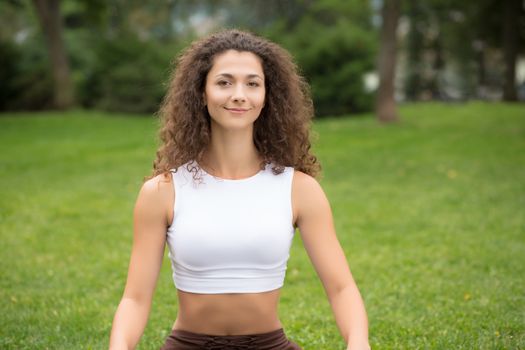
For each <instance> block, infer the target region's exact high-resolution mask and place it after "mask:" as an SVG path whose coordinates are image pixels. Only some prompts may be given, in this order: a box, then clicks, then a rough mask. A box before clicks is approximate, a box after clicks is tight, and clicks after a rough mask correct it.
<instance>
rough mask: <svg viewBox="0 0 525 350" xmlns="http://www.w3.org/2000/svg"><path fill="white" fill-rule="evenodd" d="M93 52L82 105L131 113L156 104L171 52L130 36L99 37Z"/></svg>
mask: <svg viewBox="0 0 525 350" xmlns="http://www.w3.org/2000/svg"><path fill="white" fill-rule="evenodd" d="M94 52H95V53H96V57H97V60H96V61H95V62H93V67H91V70H88V71H87V72H86V77H85V81H84V82H83V84H82V86H81V90H80V91H81V96H82V99H83V104H84V105H85V106H87V107H96V108H100V109H104V110H108V111H124V112H133V113H141V112H142V113H144V112H153V111H155V110H156V109H157V108H158V106H159V103H160V101H161V99H162V97H163V95H164V93H165V87H164V85H163V83H164V82H165V81H166V80H167V79H168V76H169V62H170V60H171V58H172V56H173V55H174V52H170V51H169V50H167V49H166V48H164V49H163V48H161V47H160V45H159V44H157V43H154V42H146V41H144V42H143V41H139V40H138V39H137V38H135V37H133V36H125V37H119V38H118V39H103V40H100V41H99V42H98V43H97V44H96V47H95V49H94Z"/></svg>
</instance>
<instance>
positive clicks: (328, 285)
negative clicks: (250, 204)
mask: <svg viewBox="0 0 525 350" xmlns="http://www.w3.org/2000/svg"><path fill="white" fill-rule="evenodd" d="M292 203H293V209H294V217H295V224H296V226H297V227H298V228H299V231H300V233H301V238H302V240H303V244H304V247H305V248H306V251H307V253H308V256H309V257H310V260H311V261H312V264H313V266H314V268H315V270H316V271H317V274H318V275H319V278H320V279H321V282H322V284H323V286H324V289H325V291H326V294H327V296H328V300H329V302H330V305H331V307H332V310H333V312H334V316H335V320H336V323H337V326H338V328H339V331H340V332H341V334H342V336H343V338H344V339H345V341H346V342H347V344H348V348H347V350H368V349H370V346H369V343H368V319H367V316H366V311H365V306H364V303H363V299H362V298H361V295H360V293H359V290H358V288H357V285H356V283H355V281H354V278H353V277H352V273H351V272H350V268H349V266H348V263H347V261H346V257H345V254H344V252H343V249H342V248H341V245H340V243H339V241H338V239H337V236H336V233H335V228H334V223H333V219H332V211H331V209H330V204H329V202H328V199H327V198H326V195H325V193H324V192H323V190H322V188H321V186H320V185H319V183H318V182H317V181H316V180H315V179H314V178H313V177H311V176H309V175H307V174H304V173H302V172H299V171H295V173H294V179H293V186H292Z"/></svg>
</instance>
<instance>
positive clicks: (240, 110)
mask: <svg viewBox="0 0 525 350" xmlns="http://www.w3.org/2000/svg"><path fill="white" fill-rule="evenodd" d="M224 109H226V110H227V111H230V112H232V113H237V114H241V113H244V112H247V111H249V109H245V108H226V107H224Z"/></svg>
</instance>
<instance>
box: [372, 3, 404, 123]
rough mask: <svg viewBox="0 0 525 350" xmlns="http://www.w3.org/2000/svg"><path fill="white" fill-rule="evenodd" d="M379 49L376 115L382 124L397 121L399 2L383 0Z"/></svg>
mask: <svg viewBox="0 0 525 350" xmlns="http://www.w3.org/2000/svg"><path fill="white" fill-rule="evenodd" d="M381 12H382V14H381V16H382V20H383V23H382V26H381V34H380V44H379V45H380V48H379V63H378V71H379V89H378V91H377V100H376V114H377V118H378V120H379V121H380V122H382V123H391V122H396V121H398V119H399V118H398V115H397V108H396V102H395V99H394V78H395V67H396V46H397V45H396V30H397V22H398V19H399V12H400V0H384V3H383V8H382V11H381Z"/></svg>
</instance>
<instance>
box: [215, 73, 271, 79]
mask: <svg viewBox="0 0 525 350" xmlns="http://www.w3.org/2000/svg"><path fill="white" fill-rule="evenodd" d="M215 77H226V78H230V79H233V78H234V77H233V75H232V74H230V73H221V74H217V75H216V76H215ZM246 78H248V79H253V78H259V79H261V80H264V79H263V78H262V77H261V76H260V75H259V74H248V75H246Z"/></svg>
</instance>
